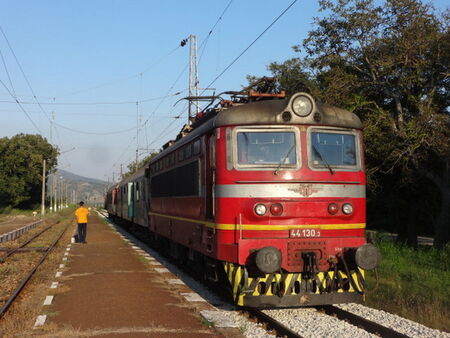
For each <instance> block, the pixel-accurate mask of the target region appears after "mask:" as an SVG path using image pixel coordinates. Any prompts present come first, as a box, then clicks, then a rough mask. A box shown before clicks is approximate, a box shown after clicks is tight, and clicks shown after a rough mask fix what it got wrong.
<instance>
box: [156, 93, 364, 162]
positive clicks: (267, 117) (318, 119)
mask: <svg viewBox="0 0 450 338" xmlns="http://www.w3.org/2000/svg"><path fill="white" fill-rule="evenodd" d="M298 98H307V99H309V100H310V101H311V103H312V104H311V112H310V113H309V114H308V115H306V116H301V115H299V114H297V113H295V111H294V107H293V104H294V102H295V100H297V99H298ZM202 120H204V122H203V123H202ZM299 124H306V125H321V126H333V127H342V128H353V129H361V128H362V123H361V120H360V119H359V117H358V116H357V115H356V114H354V113H352V112H349V111H347V110H345V109H341V108H338V107H335V106H332V105H328V104H323V103H318V102H315V100H314V99H313V98H312V97H311V95H309V94H307V93H296V94H294V95H292V96H291V97H290V98H288V99H276V100H264V101H257V102H251V103H246V104H238V105H235V106H232V107H230V108H227V109H222V110H216V111H212V112H209V113H207V114H206V115H205V116H204V117H203V118H202V119H201V120H199V121H197V122H196V123H194V125H193V126H194V129H193V130H192V131H191V132H190V133H189V134H188V135H186V136H185V137H182V138H181V139H179V140H178V141H177V142H175V143H174V144H173V145H171V146H170V147H168V148H167V149H165V150H163V151H162V152H161V153H159V154H158V155H157V156H155V157H154V158H153V159H152V161H151V162H154V161H157V160H158V159H160V158H161V157H163V156H165V155H166V154H167V153H169V152H171V151H173V150H176V149H177V148H179V147H181V146H183V145H184V144H186V143H188V142H190V141H191V140H192V139H194V138H196V137H198V136H200V135H203V134H205V133H207V132H208V131H210V130H212V129H215V128H218V127H222V126H231V125H244V126H245V125H299ZM196 125H197V126H196Z"/></svg>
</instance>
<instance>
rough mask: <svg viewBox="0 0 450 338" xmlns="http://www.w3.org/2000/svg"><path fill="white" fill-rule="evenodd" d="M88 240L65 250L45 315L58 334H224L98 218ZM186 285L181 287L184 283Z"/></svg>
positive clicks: (154, 264)
mask: <svg viewBox="0 0 450 338" xmlns="http://www.w3.org/2000/svg"><path fill="white" fill-rule="evenodd" d="M87 242H88V243H87V244H72V245H71V247H70V248H68V250H67V254H66V258H67V261H65V263H64V266H61V267H62V270H61V271H62V275H61V276H60V277H57V278H55V280H56V281H58V286H57V288H56V289H55V292H54V294H55V296H54V298H53V299H52V300H51V304H50V305H46V306H44V308H45V309H44V310H45V311H43V313H46V314H47V318H46V322H45V326H44V327H43V329H44V330H46V331H47V333H51V335H52V336H53V335H55V336H71V335H73V336H114V337H221V336H223V335H222V333H220V332H218V331H216V330H215V329H214V328H212V327H210V325H209V324H208V321H206V320H205V319H203V318H202V317H201V316H200V313H199V311H198V309H197V308H196V307H195V306H194V305H192V303H190V302H189V301H187V300H186V298H185V297H183V295H182V293H181V292H180V289H179V287H180V285H176V284H177V283H169V280H171V279H170V278H174V276H173V275H172V276H169V275H168V274H167V273H162V272H161V271H159V272H158V271H157V269H161V268H162V266H161V265H159V264H158V263H157V262H154V260H153V259H152V258H151V257H148V256H147V257H146V256H145V255H147V254H145V253H144V252H140V253H139V252H138V251H136V248H133V247H132V245H130V244H129V243H128V242H127V241H125V240H124V239H123V238H121V237H120V235H119V233H117V232H116V231H115V230H114V229H112V228H111V226H110V225H107V224H105V222H104V221H102V220H101V219H100V218H99V217H98V216H93V217H91V218H90V222H89V224H88V230H87ZM181 287H182V286H181Z"/></svg>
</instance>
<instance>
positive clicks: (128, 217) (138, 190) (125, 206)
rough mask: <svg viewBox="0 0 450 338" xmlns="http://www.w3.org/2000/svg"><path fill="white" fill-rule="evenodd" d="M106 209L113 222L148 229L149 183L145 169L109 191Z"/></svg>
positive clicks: (106, 198)
mask: <svg viewBox="0 0 450 338" xmlns="http://www.w3.org/2000/svg"><path fill="white" fill-rule="evenodd" d="M105 209H106V210H107V211H108V215H109V217H110V218H111V219H113V220H123V221H127V222H129V223H134V224H137V225H141V226H144V227H147V222H148V216H147V214H148V181H147V179H146V177H145V168H141V169H139V170H138V171H137V172H135V173H134V174H132V175H130V176H129V177H127V178H125V179H123V180H122V181H121V182H120V183H119V184H117V185H115V186H113V187H111V188H110V189H109V190H108V191H107V193H106V197H105Z"/></svg>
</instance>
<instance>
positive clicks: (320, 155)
mask: <svg viewBox="0 0 450 338" xmlns="http://www.w3.org/2000/svg"><path fill="white" fill-rule="evenodd" d="M312 147H313V150H314V152H315V153H316V154H317V155H318V156H319V158H320V160H321V161H322V162H323V163H325V165H326V166H327V168H328V170H329V171H330V173H331V175H334V171H333V169H331V166H330V164H329V163H328V162H327V160H326V159H325V157H323V156H322V154H321V153H320V152H319V150H317V148H316V146H315V145H314V144H313V145H312Z"/></svg>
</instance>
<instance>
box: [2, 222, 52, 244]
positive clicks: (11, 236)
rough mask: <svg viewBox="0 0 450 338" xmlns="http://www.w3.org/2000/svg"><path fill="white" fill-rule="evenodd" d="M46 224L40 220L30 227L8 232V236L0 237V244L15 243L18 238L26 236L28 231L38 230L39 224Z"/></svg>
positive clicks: (29, 225) (26, 226)
mask: <svg viewBox="0 0 450 338" xmlns="http://www.w3.org/2000/svg"><path fill="white" fill-rule="evenodd" d="M42 222H44V221H43V220H39V221H36V222H33V223H30V224H28V225H25V226H23V227H21V228H19V229H16V230H13V231H10V232H7V233H6V234H2V235H0V243H3V242H8V241H13V240H15V239H17V238H19V237H20V236H21V235H22V234H24V233H25V232H27V231H30V230H31V229H34V228H36V227H37V226H38V225H39V224H41V223H42Z"/></svg>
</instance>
